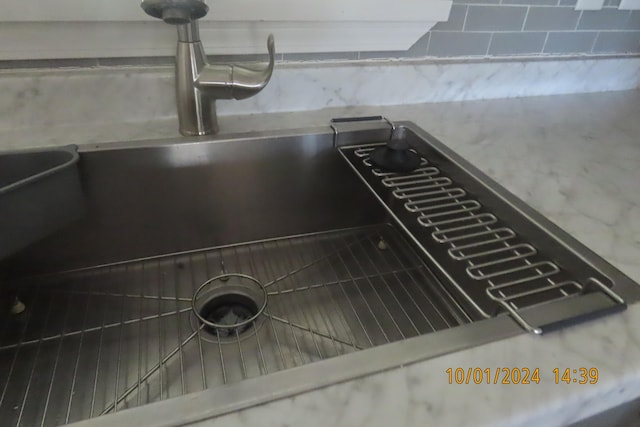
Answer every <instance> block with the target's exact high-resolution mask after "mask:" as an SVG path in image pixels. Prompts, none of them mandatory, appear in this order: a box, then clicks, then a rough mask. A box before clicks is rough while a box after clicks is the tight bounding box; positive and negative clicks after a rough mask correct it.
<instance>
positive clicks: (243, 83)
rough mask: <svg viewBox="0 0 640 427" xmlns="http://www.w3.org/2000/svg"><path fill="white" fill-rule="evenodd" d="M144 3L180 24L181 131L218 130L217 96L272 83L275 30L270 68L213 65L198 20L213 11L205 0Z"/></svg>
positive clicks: (244, 93)
mask: <svg viewBox="0 0 640 427" xmlns="http://www.w3.org/2000/svg"><path fill="white" fill-rule="evenodd" d="M141 6H142V9H144V11H145V12H146V13H147V14H149V15H151V16H153V17H154V18H159V19H162V20H163V21H164V22H166V23H167V24H172V25H176V27H177V30H178V48H177V52H176V103H177V107H178V119H179V121H180V133H181V134H183V135H185V136H191V135H206V134H211V133H217V132H218V120H217V115H216V107H215V101H216V100H217V99H245V98H249V97H251V96H253V95H255V94H257V93H258V92H260V91H261V90H262V89H264V88H265V86H266V85H267V83H269V79H270V78H271V74H272V73H273V66H274V52H275V44H274V41H273V35H272V34H270V35H269V37H268V39H267V48H268V50H269V65H268V66H267V67H266V68H264V69H261V70H256V69H252V68H247V67H241V66H238V65H231V64H219V65H210V64H208V63H207V57H206V55H205V52H204V48H203V46H202V42H201V41H200V33H199V30H198V21H197V20H198V19H199V18H202V17H203V16H205V15H206V14H207V12H208V11H209V7H208V6H207V5H206V4H205V3H204V1H203V0H143V1H142V4H141Z"/></svg>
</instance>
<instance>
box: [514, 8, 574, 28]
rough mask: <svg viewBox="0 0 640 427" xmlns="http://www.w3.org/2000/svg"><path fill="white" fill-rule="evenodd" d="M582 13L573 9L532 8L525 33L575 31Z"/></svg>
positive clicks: (528, 15)
mask: <svg viewBox="0 0 640 427" xmlns="http://www.w3.org/2000/svg"><path fill="white" fill-rule="evenodd" d="M579 18H580V12H579V11H576V10H573V8H571V7H535V6H533V7H531V8H529V13H528V14H527V22H526V23H525V24H524V30H525V31H558V30H565V31H573V30H575V28H576V25H577V24H578V19H579Z"/></svg>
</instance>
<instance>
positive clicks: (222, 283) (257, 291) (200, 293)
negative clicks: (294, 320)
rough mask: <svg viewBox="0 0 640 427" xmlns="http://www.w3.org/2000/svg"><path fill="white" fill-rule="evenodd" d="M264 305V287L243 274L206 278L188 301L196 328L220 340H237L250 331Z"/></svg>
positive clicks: (265, 300)
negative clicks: (196, 321) (197, 325)
mask: <svg viewBox="0 0 640 427" xmlns="http://www.w3.org/2000/svg"><path fill="white" fill-rule="evenodd" d="M266 306H267V291H266V289H265V288H264V286H263V285H262V283H260V282H259V281H258V280H257V279H255V278H253V277H251V276H247V275H246V274H223V275H221V276H216V277H214V278H212V279H209V280H207V281H206V282H204V283H203V284H202V286H200V287H199V288H198V290H197V291H196V293H195V294H194V296H193V300H192V309H193V313H194V314H195V316H196V318H197V319H198V322H199V323H200V325H199V327H202V329H203V331H205V332H207V333H208V334H211V335H213V337H215V338H216V339H220V340H222V339H224V338H234V339H237V338H238V337H239V336H240V335H241V334H244V333H247V332H248V331H249V330H254V328H253V326H254V322H255V321H256V320H257V319H258V317H259V316H260V315H261V314H262V312H263V311H264V309H265V307H266Z"/></svg>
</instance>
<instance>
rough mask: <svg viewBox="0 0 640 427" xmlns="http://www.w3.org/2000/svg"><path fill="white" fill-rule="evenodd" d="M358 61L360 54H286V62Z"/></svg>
mask: <svg viewBox="0 0 640 427" xmlns="http://www.w3.org/2000/svg"><path fill="white" fill-rule="evenodd" d="M356 59H358V52H311V53H285V54H284V55H283V60H284V61H332V60H333V61H335V60H344V61H353V60H356Z"/></svg>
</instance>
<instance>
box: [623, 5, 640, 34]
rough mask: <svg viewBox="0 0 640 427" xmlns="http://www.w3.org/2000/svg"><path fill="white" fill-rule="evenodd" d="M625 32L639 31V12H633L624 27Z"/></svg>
mask: <svg viewBox="0 0 640 427" xmlns="http://www.w3.org/2000/svg"><path fill="white" fill-rule="evenodd" d="M625 28H626V29H627V30H640V10H634V11H632V12H631V15H630V16H629V20H628V21H627V24H626V25H625Z"/></svg>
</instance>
